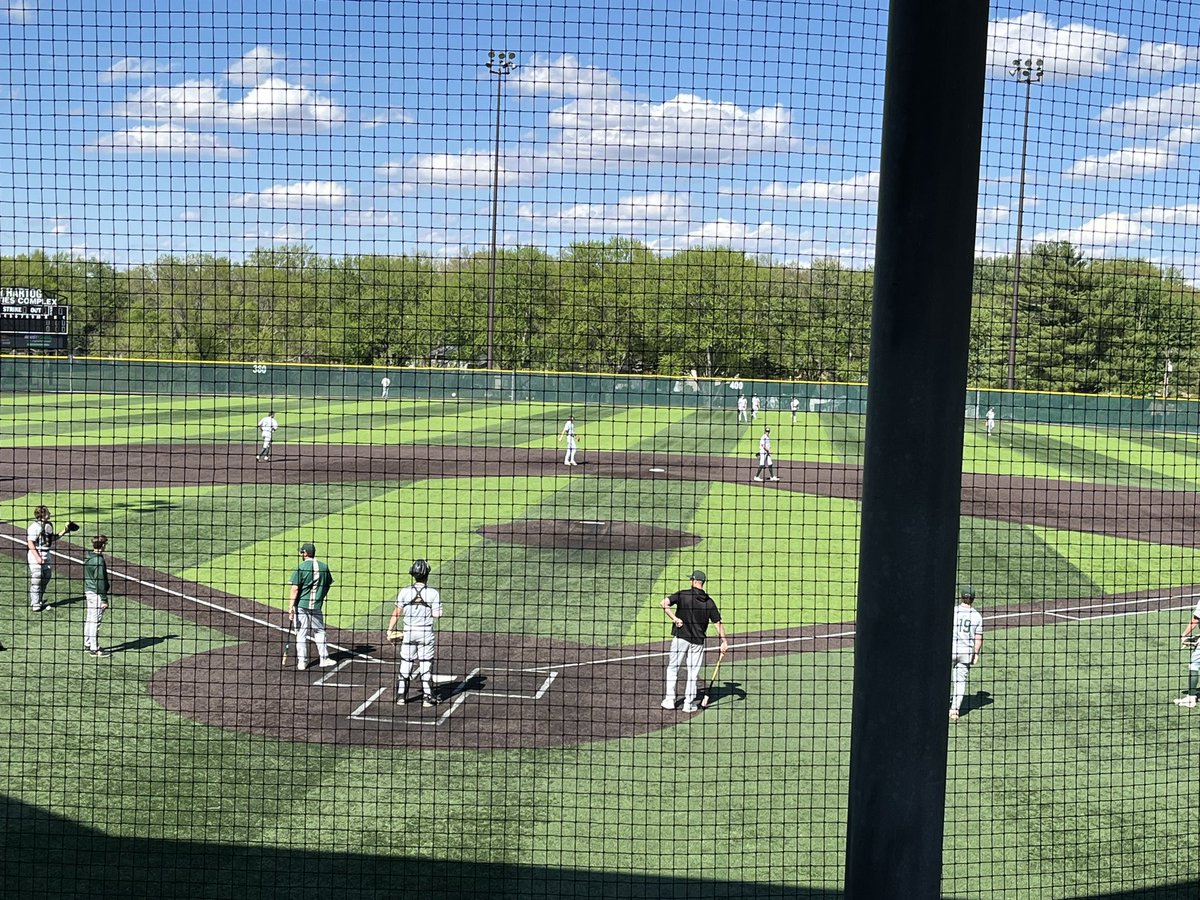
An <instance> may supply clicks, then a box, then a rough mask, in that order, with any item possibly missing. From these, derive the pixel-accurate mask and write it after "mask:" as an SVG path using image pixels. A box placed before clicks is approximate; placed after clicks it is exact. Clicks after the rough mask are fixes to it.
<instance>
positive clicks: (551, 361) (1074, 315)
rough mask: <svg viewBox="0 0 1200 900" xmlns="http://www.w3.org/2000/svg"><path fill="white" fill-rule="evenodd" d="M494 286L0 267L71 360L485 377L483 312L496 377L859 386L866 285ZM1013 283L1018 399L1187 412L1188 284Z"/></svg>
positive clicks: (533, 252) (193, 267)
mask: <svg viewBox="0 0 1200 900" xmlns="http://www.w3.org/2000/svg"><path fill="white" fill-rule="evenodd" d="M1014 262H1015V261H1014V260H1013V259H1012V258H1011V257H993V258H986V259H979V260H977V262H976V267H975V282H974V298H973V304H974V309H973V322H972V335H971V348H970V375H969V377H970V382H971V384H972V385H973V386H977V387H1005V386H1006V384H1007V375H1008V353H1009V338H1010V329H1011V323H1012V303H1013V294H1014V291H1013V284H1014V277H1015V272H1016V267H1015V265H1014ZM489 268H490V259H489V256H488V255H487V254H486V253H481V254H476V255H472V256H467V257H462V258H457V259H449V260H446V259H435V258H433V257H429V256H421V255H414V256H381V255H364V256H346V257H327V256H321V255H319V254H317V253H315V252H314V251H312V250H311V249H310V248H308V247H305V246H299V245H290V246H283V247H278V248H272V249H262V250H257V251H255V252H254V253H252V254H250V255H249V256H248V257H246V258H245V259H244V260H241V261H235V260H231V259H228V258H225V257H221V256H212V255H207V254H195V255H188V256H184V257H179V256H163V257H160V258H159V259H157V260H155V261H154V262H153V263H150V264H148V265H143V266H136V267H132V268H128V269H118V268H115V267H113V266H110V265H108V264H106V263H103V262H99V261H96V260H87V259H77V258H73V257H70V256H65V255H63V256H59V255H54V256H51V255H46V254H43V253H33V254H28V255H20V256H8V257H0V286H20V287H35V288H40V289H41V290H43V291H44V292H47V293H51V294H54V295H55V296H57V297H58V298H60V299H61V300H62V301H63V302H65V303H67V304H68V305H69V306H70V309H71V336H70V344H71V349H72V352H74V353H76V354H89V355H110V356H141V357H160V358H188V359H202V360H233V361H255V362H271V361H277V362H283V361H288V362H320V363H346V364H363V365H370V364H378V365H391V366H396V365H430V364H434V365H469V366H481V365H483V364H484V362H485V361H486V358H487V347H488V330H489V329H488V321H489V315H488V310H489V305H492V306H493V308H494V315H493V316H492V317H491V320H492V328H491V332H492V344H493V360H494V366H495V367H496V368H500V369H531V370H558V371H603V372H645V373H658V374H679V373H684V372H690V371H691V370H695V371H696V372H697V373H699V374H700V375H715V376H727V377H728V376H731V375H741V376H743V377H747V378H796V379H801V380H808V381H864V380H866V373H867V347H868V338H869V332H870V317H871V309H870V307H871V295H872V288H873V273H872V271H871V270H870V269H869V268H865V269H856V268H852V267H848V266H846V265H844V264H842V263H841V262H839V261H837V260H832V259H828V260H818V261H816V262H814V263H812V264H811V265H805V266H799V265H790V264H784V263H780V262H776V261H772V260H768V259H764V258H761V257H754V256H751V255H748V254H746V253H743V252H739V251H735V250H731V249H723V248H703V249H689V250H684V251H681V252H678V253H675V254H671V255H660V254H656V253H654V252H652V251H651V250H650V249H649V248H647V247H646V246H644V245H643V244H640V243H638V242H636V241H632V240H627V239H613V240H609V241H602V242H586V243H577V244H574V245H572V246H570V247H569V248H567V249H565V250H563V251H562V252H560V253H557V254H550V253H547V252H545V251H543V250H539V249H536V248H533V247H521V248H517V249H508V250H502V251H500V252H499V253H498V256H497V260H496V277H495V302H494V304H489V280H490V279H489ZM1020 276H1021V280H1020V287H1019V291H1018V292H1017V362H1016V369H1015V374H1016V381H1017V386H1018V387H1020V388H1025V389H1030V390H1061V391H1075V392H1083V393H1123V394H1135V395H1151V394H1155V393H1161V392H1163V391H1164V389H1169V390H1170V392H1171V393H1172V394H1188V395H1195V394H1196V393H1197V391H1196V387H1197V383H1196V378H1197V375H1196V373H1197V368H1196V364H1195V356H1196V346H1195V342H1196V338H1195V336H1196V334H1197V330H1198V329H1197V324H1198V323H1197V310H1198V308H1200V304H1198V302H1197V291H1196V289H1194V288H1193V287H1192V286H1190V285H1189V284H1187V283H1186V281H1185V280H1184V279H1183V277H1182V276H1181V274H1180V273H1179V272H1177V271H1174V270H1171V269H1164V268H1162V267H1159V266H1157V265H1154V264H1153V263H1150V262H1146V261H1143V260H1136V259H1093V260H1089V259H1086V258H1085V257H1084V256H1083V254H1081V253H1080V252H1078V251H1077V250H1076V249H1075V248H1073V247H1072V246H1071V245H1070V244H1066V243H1048V244H1041V245H1037V246H1035V247H1034V248H1033V249H1032V251H1031V252H1029V253H1028V254H1027V255H1025V256H1024V257H1023V259H1022V260H1021V268H1020ZM1168 361H1169V362H1170V363H1171V372H1170V375H1169V384H1165V383H1164V381H1165V376H1167V363H1168Z"/></svg>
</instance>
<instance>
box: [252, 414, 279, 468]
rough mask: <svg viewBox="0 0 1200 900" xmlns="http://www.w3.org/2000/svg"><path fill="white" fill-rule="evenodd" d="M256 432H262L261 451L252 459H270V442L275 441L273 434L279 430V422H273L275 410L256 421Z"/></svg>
mask: <svg viewBox="0 0 1200 900" xmlns="http://www.w3.org/2000/svg"><path fill="white" fill-rule="evenodd" d="M258 430H259V431H261V432H262V449H261V450H259V451H258V454H257V455H256V456H255V457H254V458H255V459H270V458H271V441H273V440H274V439H275V432H276V431H278V430H279V422H277V421H276V420H275V410H271V411H270V412H269V413H267V414H266V415H265V416H263V417H262V418H261V419H259V420H258Z"/></svg>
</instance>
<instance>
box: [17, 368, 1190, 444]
mask: <svg viewBox="0 0 1200 900" xmlns="http://www.w3.org/2000/svg"><path fill="white" fill-rule="evenodd" d="M384 378H388V379H390V380H391V385H390V397H391V398H392V399H397V398H404V399H419V400H427V399H433V400H449V399H458V400H475V401H486V402H540V403H560V404H564V405H571V404H580V405H584V404H586V405H590V406H594V405H596V404H607V405H610V406H675V407H696V408H704V409H722V408H728V409H734V408H735V407H736V405H737V398H738V396H739V395H744V396H745V397H746V398H747V400H748V401H749V399H750V398H751V397H752V396H755V395H757V396H758V397H759V398H761V400H762V404H763V408H764V409H768V410H776V409H783V410H786V409H788V408H789V406H790V404H791V400H792V398H793V397H795V398H797V399H798V400H799V401H800V409H801V410H803V411H806V412H824V413H850V414H860V415H861V414H862V413H864V412H865V410H866V396H867V388H866V385H865V384H827V383H819V382H810V381H749V380H744V379H737V378H734V379H713V378H690V377H684V378H671V377H666V376H651V375H595V374H572V373H550V372H500V371H479V370H474V369H443V368H391V369H388V368H377V367H367V366H329V365H302V364H293V365H284V364H255V363H220V362H172V361H164V360H123V359H97V358H88V357H75V358H70V357H41V356H4V357H0V391H3V392H4V393H6V394H12V393H19V392H24V393H48V394H54V393H70V392H72V391H101V392H104V393H116V394H142V393H147V394H154V395H155V396H176V397H186V396H193V395H202V394H208V395H224V396H261V397H287V396H298V397H328V398H330V399H341V400H366V399H370V398H371V397H379V396H380V395H381V393H382V384H381V382H382V379H384ZM989 408H992V409H994V410H995V411H996V415H997V418H998V419H1000V420H1001V421H1006V420H1007V421H1019V422H1040V423H1045V424H1062V425H1092V426H1097V427H1103V428H1131V429H1161V430H1170V431H1200V401H1195V400H1185V399H1167V400H1164V399H1163V398H1161V397H1113V396H1088V395H1083V394H1039V393H1032V392H1023V391H999V390H969V391H968V392H967V396H966V403H965V412H966V417H967V418H970V419H983V418H984V417H985V416H986V415H987V410H988V409H989Z"/></svg>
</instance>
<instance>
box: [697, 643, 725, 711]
mask: <svg viewBox="0 0 1200 900" xmlns="http://www.w3.org/2000/svg"><path fill="white" fill-rule="evenodd" d="M725 653H726V651H724V650H722V651H721V653H720V655H719V656H718V657H717V664H716V665H715V666H713V673H712V678H710V679H708V687H707V688H705V690H704V697H703V699H701V701H700V708H701V709H708V701H709V699H711V697H712V691H713V685H715V684H716V683H717V676H718V675H720V674H721V663H723V662H724V661H725Z"/></svg>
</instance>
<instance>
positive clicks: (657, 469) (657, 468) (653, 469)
mask: <svg viewBox="0 0 1200 900" xmlns="http://www.w3.org/2000/svg"><path fill="white" fill-rule="evenodd" d="M650 471H651V472H665V471H667V470H666V469H663V468H659V467H658V466H653V467H651V469H650Z"/></svg>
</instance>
